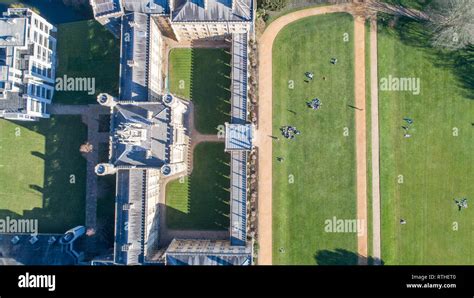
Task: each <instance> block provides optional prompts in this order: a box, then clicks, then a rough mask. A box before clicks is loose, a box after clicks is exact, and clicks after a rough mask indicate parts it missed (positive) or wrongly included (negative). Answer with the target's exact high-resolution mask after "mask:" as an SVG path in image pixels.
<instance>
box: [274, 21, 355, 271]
mask: <svg viewBox="0 0 474 298" xmlns="http://www.w3.org/2000/svg"><path fill="white" fill-rule="evenodd" d="M353 32H354V29H353V19H352V17H351V16H350V15H348V14H332V15H324V16H315V17H310V18H306V19H303V20H300V21H297V22H295V23H292V24H290V25H288V26H287V27H286V28H284V29H283V30H282V31H281V32H280V33H279V35H278V37H277V39H276V41H275V43H274V45H273V90H274V91H273V92H274V93H273V135H274V136H278V137H279V139H280V140H279V141H274V143H273V144H274V146H273V156H274V158H275V159H274V163H273V263H274V264H356V263H357V254H356V250H357V239H356V234H355V233H328V232H325V231H324V228H325V220H327V219H332V218H333V217H334V216H335V217H337V219H355V218H356V186H355V182H356V176H355V166H356V165H355V144H354V142H355V136H354V133H355V131H354V113H355V111H356V110H355V109H353V108H351V107H349V105H353V104H354V99H353V97H354V65H353V55H354V54H353V53H354V45H353V41H352V37H353ZM344 33H347V34H348V35H347V36H348V37H349V41H348V42H345V41H344V40H343V37H344ZM332 57H337V58H338V63H337V65H332V64H330V58H332ZM306 71H313V72H314V74H315V75H314V80H313V81H312V82H309V83H306V82H304V79H305V76H304V73H305V72H306ZM323 76H325V77H326V80H323V79H322V77H323ZM290 80H293V81H294V89H291V88H289V81H290ZM314 97H318V98H320V99H321V101H322V108H321V110H319V111H313V110H311V109H309V108H307V106H306V101H309V100H311V99H312V98H314ZM283 125H292V126H296V127H297V128H298V129H299V130H300V131H301V135H299V136H297V137H296V140H295V141H291V140H286V139H284V138H283V137H282V136H281V134H280V131H279V128H280V127H281V126H283ZM345 128H348V131H349V135H348V136H344V135H343V133H344V129H345ZM276 157H284V158H285V160H284V162H278V161H276ZM292 179H294V183H291V182H292V181H291V180H292Z"/></svg>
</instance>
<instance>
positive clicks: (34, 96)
mask: <svg viewBox="0 0 474 298" xmlns="http://www.w3.org/2000/svg"><path fill="white" fill-rule="evenodd" d="M55 32H57V29H56V27H55V26H53V25H52V24H50V23H49V22H48V21H46V20H45V19H44V18H42V17H41V16H40V15H38V14H37V13H35V12H33V11H32V10H30V9H27V8H9V9H8V11H7V12H5V13H4V14H3V17H1V18H0V117H2V118H5V119H12V120H25V121H33V120H37V119H38V118H49V113H48V109H47V106H48V105H49V104H51V100H52V98H53V94H54V82H55V75H56V73H55V68H56V67H55V66H56V38H55V37H54V36H53V35H54V33H55Z"/></svg>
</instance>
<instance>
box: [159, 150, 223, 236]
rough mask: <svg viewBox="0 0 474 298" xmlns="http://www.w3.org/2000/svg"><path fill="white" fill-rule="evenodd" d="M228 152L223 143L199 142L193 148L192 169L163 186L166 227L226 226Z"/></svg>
mask: <svg viewBox="0 0 474 298" xmlns="http://www.w3.org/2000/svg"><path fill="white" fill-rule="evenodd" d="M229 162H230V155H229V154H228V153H226V152H224V144H223V143H201V144H199V145H197V146H196V148H195V150H194V166H193V172H192V173H191V176H189V177H183V178H182V179H178V180H174V181H172V182H170V183H168V184H167V187H166V205H167V210H166V221H167V225H168V228H170V229H191V230H226V229H228V228H229V210H230V206H229V199H230V193H229V187H230V180H229V173H230V165H229Z"/></svg>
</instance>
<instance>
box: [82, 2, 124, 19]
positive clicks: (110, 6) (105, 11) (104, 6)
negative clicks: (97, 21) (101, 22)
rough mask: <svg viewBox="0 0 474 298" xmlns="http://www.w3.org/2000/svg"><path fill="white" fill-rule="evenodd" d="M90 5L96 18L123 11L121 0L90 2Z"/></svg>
mask: <svg viewBox="0 0 474 298" xmlns="http://www.w3.org/2000/svg"><path fill="white" fill-rule="evenodd" d="M90 4H91V6H92V10H93V11H94V17H96V18H98V17H102V16H106V15H111V14H116V13H121V12H122V11H123V10H122V4H121V3H120V0H90Z"/></svg>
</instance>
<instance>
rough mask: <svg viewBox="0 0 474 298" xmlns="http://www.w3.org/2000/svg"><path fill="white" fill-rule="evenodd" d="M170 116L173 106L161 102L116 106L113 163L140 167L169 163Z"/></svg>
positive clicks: (159, 165)
mask: <svg viewBox="0 0 474 298" xmlns="http://www.w3.org/2000/svg"><path fill="white" fill-rule="evenodd" d="M170 117H171V115H170V109H169V108H168V107H166V106H164V105H163V104H161V103H147V104H119V105H117V106H115V107H114V113H113V115H112V132H111V134H112V136H111V137H112V156H111V157H112V158H111V163H113V164H114V165H116V166H125V167H127V166H128V167H140V168H160V167H161V166H163V165H164V164H165V163H168V162H169V155H170V141H169V140H171V139H172V138H171V127H170V125H169V121H170Z"/></svg>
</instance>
